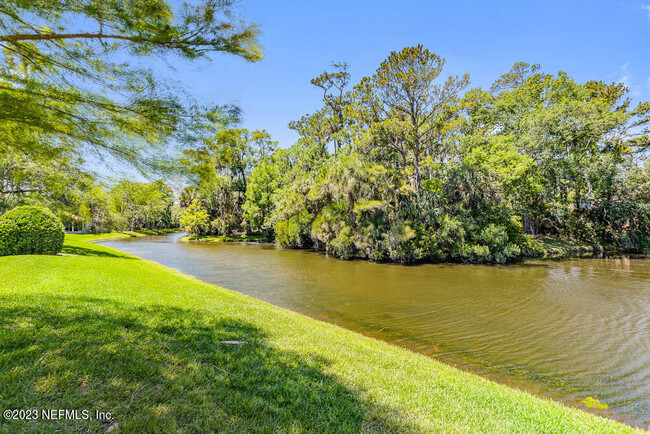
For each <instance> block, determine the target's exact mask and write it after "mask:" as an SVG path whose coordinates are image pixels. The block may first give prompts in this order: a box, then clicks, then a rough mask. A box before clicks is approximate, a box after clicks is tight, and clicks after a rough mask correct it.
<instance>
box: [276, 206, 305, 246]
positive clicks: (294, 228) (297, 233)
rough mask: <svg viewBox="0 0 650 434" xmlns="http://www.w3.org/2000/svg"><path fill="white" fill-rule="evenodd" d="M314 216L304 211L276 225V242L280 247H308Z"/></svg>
mask: <svg viewBox="0 0 650 434" xmlns="http://www.w3.org/2000/svg"><path fill="white" fill-rule="evenodd" d="M312 219H313V216H312V215H311V214H308V213H307V212H306V211H303V212H301V213H299V214H296V215H294V216H291V217H289V218H288V219H286V220H279V221H278V222H277V223H276V224H275V240H276V242H277V244H278V245H279V246H280V247H308V246H310V245H311V241H310V239H309V235H310V227H311V222H312Z"/></svg>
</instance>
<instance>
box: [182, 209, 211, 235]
mask: <svg viewBox="0 0 650 434" xmlns="http://www.w3.org/2000/svg"><path fill="white" fill-rule="evenodd" d="M209 222H210V220H209V216H208V213H207V212H206V211H205V209H203V207H202V206H201V202H199V200H198V199H194V200H193V201H192V203H191V204H190V206H188V207H187V209H186V210H185V212H183V215H182V216H181V226H183V227H184V228H185V230H186V231H188V232H189V233H191V234H194V235H195V240H196V241H199V236H200V235H201V233H203V232H205V231H206V230H207V228H208V223H209Z"/></svg>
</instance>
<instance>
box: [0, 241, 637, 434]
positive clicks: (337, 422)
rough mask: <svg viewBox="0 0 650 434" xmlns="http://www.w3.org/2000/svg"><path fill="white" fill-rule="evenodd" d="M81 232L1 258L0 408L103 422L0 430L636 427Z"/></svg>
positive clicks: (12, 424) (7, 424)
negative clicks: (50, 251)
mask: <svg viewBox="0 0 650 434" xmlns="http://www.w3.org/2000/svg"><path fill="white" fill-rule="evenodd" d="M96 238H97V237H95V239H96ZM91 239H93V238H92V237H87V236H68V237H66V247H65V250H64V254H63V255H58V256H13V257H1V258H0V407H1V408H0V410H5V409H27V408H39V409H43V408H47V409H79V410H83V409H87V410H90V411H91V412H92V413H94V411H95V410H99V411H108V412H110V413H111V414H112V415H113V418H112V420H111V421H98V420H89V421H85V420H82V421H65V420H60V421H43V420H37V421H30V422H24V421H7V420H4V419H1V418H0V431H7V432H13V431H19V430H29V431H36V432H43V431H47V432H51V431H54V430H57V431H70V430H79V431H91V432H96V431H103V430H106V429H112V430H113V432H117V431H122V432H170V431H173V432H177V431H194V432H196V431H215V430H219V431H233V432H242V431H244V432H278V431H279V432H303V431H311V432H360V431H377V432H405V431H406V432H410V431H428V432H431V431H434V432H436V431H437V432H459V433H470V432H471V433H474V432H498V433H504V432H558V433H559V432H562V433H564V432H585V433H587V432H588V433H592V432H631V431H633V430H632V429H631V428H629V427H627V426H625V425H621V424H618V423H616V422H613V421H610V420H606V419H603V418H599V417H597V416H594V415H591V414H588V413H586V412H584V411H580V410H576V409H572V408H568V407H565V406H562V405H561V404H558V403H555V402H553V401H550V400H544V399H540V398H537V397H534V396H532V395H529V394H526V393H524V392H520V391H517V390H514V389H510V388H507V387H505V386H502V385H499V384H496V383H492V382H490V381H487V380H485V379H483V378H481V377H478V376H476V375H473V374H469V373H466V372H462V371H459V370H457V369H455V368H453V367H451V366H448V365H445V364H442V363H439V362H437V361H435V360H433V359H430V358H428V357H425V356H423V355H419V354H416V353H413V352H410V351H408V350H405V349H402V348H399V347H396V346H392V345H389V344H387V343H384V342H381V341H378V340H374V339H371V338H368V337H364V336H362V335H360V334H357V333H354V332H351V331H348V330H345V329H342V328H340V327H337V326H334V325H330V324H326V323H323V322H319V321H316V320H313V319H310V318H308V317H305V316H302V315H299V314H296V313H293V312H289V311H286V310H283V309H280V308H277V307H274V306H272V305H269V304H267V303H264V302H261V301H258V300H255V299H252V298H250V297H247V296H244V295H241V294H238V293H236V292H232V291H229V290H226V289H223V288H219V287H216V286H213V285H209V284H206V283H202V282H200V281H198V280H196V279H193V278H190V277H187V276H184V275H182V274H180V273H178V272H176V271H174V270H171V269H168V268H165V267H163V266H160V265H157V264H155V263H152V262H149V261H145V260H142V259H139V258H136V257H133V256H130V255H126V254H123V253H121V252H119V251H116V250H114V249H110V248H107V247H103V246H98V245H94V244H90V243H87V242H85V241H88V240H91Z"/></svg>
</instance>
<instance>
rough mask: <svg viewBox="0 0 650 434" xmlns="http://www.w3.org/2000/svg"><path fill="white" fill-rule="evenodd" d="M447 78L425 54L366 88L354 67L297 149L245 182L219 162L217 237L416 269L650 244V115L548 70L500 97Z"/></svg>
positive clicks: (407, 57) (251, 164)
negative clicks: (557, 245) (548, 241)
mask: <svg viewBox="0 0 650 434" xmlns="http://www.w3.org/2000/svg"><path fill="white" fill-rule="evenodd" d="M443 66H444V59H442V58H440V57H439V56H437V55H435V54H433V53H431V52H429V51H428V50H426V49H425V48H423V47H422V46H417V47H410V48H406V49H404V50H402V51H400V52H394V53H391V55H390V56H389V57H388V59H386V61H384V62H383V63H382V64H381V65H380V66H379V68H378V69H377V71H376V73H375V74H373V75H372V76H371V77H366V78H363V79H362V80H361V81H360V82H359V83H358V84H357V85H356V86H354V87H352V88H348V84H349V81H350V76H349V73H348V72H347V65H345V64H335V65H334V69H333V71H330V72H325V73H323V74H322V75H321V76H319V77H317V78H315V79H314V80H312V84H314V85H316V86H318V87H320V88H321V89H323V106H322V107H321V108H320V109H319V110H318V111H316V112H315V113H314V114H311V115H306V116H304V117H303V118H302V119H300V120H299V121H296V122H293V123H292V124H291V127H292V128H294V129H295V130H296V131H298V132H299V134H300V140H299V141H298V142H297V143H296V144H295V145H294V146H292V147H291V148H289V149H278V150H276V151H275V152H273V153H270V154H264V155H260V156H258V157H257V158H250V157H249V158H247V159H246V158H244V157H239V158H238V159H236V160H231V161H235V163H234V164H232V163H230V165H229V166H228V167H229V169H228V170H231V171H233V172H232V173H230V174H228V173H225V172H223V170H224V166H223V162H224V161H225V160H224V159H223V157H219V156H217V155H221V154H219V153H218V152H217V153H216V154H212V156H211V157H210V158H212V163H211V164H212V165H213V167H214V169H215V170H213V171H209V172H210V173H212V174H217V173H221V175H222V177H223V178H220V179H221V181H220V183H219V185H220V186H225V187H226V190H225V191H227V193H224V191H221V190H219V192H216V190H215V191H213V192H211V193H207V194H205V195H204V196H201V197H202V199H201V201H202V203H203V205H204V207H205V208H206V209H209V214H210V218H216V220H212V222H213V226H212V229H211V230H212V231H213V232H214V233H229V232H232V231H235V230H236V228H238V227H239V229H240V230H245V229H248V230H253V231H264V232H266V233H268V234H269V235H270V236H272V237H274V238H275V241H276V243H277V244H278V245H280V246H283V247H297V248H314V249H318V250H324V251H326V252H329V253H331V254H333V255H336V256H339V257H341V258H354V257H359V258H369V259H372V260H392V261H403V262H417V261H445V260H453V261H469V262H485V261H495V262H505V261H507V260H509V259H511V258H516V257H521V256H525V255H532V254H535V253H537V252H538V251H539V249H540V246H539V243H538V242H537V241H536V239H535V236H540V235H551V236H559V237H570V238H574V239H578V240H582V241H587V242H591V243H597V244H602V245H605V246H606V247H609V248H615V249H623V250H629V251H642V250H648V249H649V248H650V202H649V200H648V199H649V197H650V190H649V189H648V187H649V186H650V166H649V164H648V162H647V161H646V160H645V158H646V157H647V151H648V146H649V144H650V140H649V138H648V124H649V121H650V117H649V114H650V104H648V103H645V102H644V103H640V104H638V105H633V104H632V101H631V99H630V98H629V97H628V96H627V93H628V90H627V89H626V88H625V86H624V85H622V84H620V83H611V84H607V83H604V82H599V81H590V82H586V83H578V82H576V81H575V80H573V79H571V78H570V77H569V76H568V75H567V74H566V73H563V72H560V73H558V74H547V73H544V72H543V71H541V69H540V67H539V66H538V65H529V64H527V63H518V64H515V65H514V66H513V68H512V70H511V71H510V72H508V73H507V74H505V75H503V76H502V77H500V78H499V79H498V80H497V81H496V82H495V83H494V85H493V86H492V87H491V89H489V90H484V89H480V88H479V89H468V86H469V77H468V76H467V75H465V76H462V77H447V78H442V77H441V73H442V69H443ZM230 134H235V135H237V134H240V133H237V130H233V131H230V132H227V131H226V132H222V133H220V135H221V136H228V135H230ZM229 148H230V149H231V150H235V149H237V150H239V149H241V148H239V147H238V146H229ZM268 149H271V148H268ZM237 152H239V151H237ZM249 152H250V151H249ZM242 155H243V154H242ZM195 161H197V162H205V161H206V160H205V158H203V157H201V158H195ZM244 161H246V163H243V162H244ZM200 185H204V184H197V185H196V186H195V187H193V188H194V189H196V188H201V187H200ZM243 186H245V188H243ZM192 191H195V190H192ZM186 193H187V192H186ZM199 196H200V195H199ZM199 196H196V197H199ZM196 197H195V196H192V198H196ZM186 202H187V201H186ZM215 204H218V205H216V208H215ZM226 204H228V205H227V209H226V208H224V206H225V205H226ZM219 207H222V208H219ZM217 208H219V209H218V210H217ZM229 212H230V214H229ZM226 215H228V216H229V217H226ZM226 218H229V219H231V220H229V223H228V225H222V224H221V223H220V222H221V221H222V220H223V219H226ZM215 221H216V223H215ZM226 226H227V228H226ZM206 231H207V232H210V229H206Z"/></svg>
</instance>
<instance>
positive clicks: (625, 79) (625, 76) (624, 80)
mask: <svg viewBox="0 0 650 434" xmlns="http://www.w3.org/2000/svg"><path fill="white" fill-rule="evenodd" d="M629 66H630V62H628V63H626V64H625V65H622V66H621V67H620V68H619V77H618V79H617V80H616V81H617V82H619V83H621V84H624V85H625V87H627V88H629V87H630V80H631V79H632V75H631V74H630V72H629V71H628V70H627V68H628V67H629Z"/></svg>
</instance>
